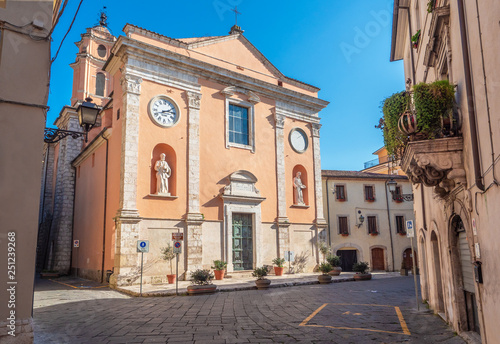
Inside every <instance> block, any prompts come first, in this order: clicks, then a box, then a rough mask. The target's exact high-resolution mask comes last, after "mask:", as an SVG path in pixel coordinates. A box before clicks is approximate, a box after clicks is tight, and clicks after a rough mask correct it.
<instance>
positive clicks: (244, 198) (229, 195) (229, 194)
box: [221, 170, 265, 203]
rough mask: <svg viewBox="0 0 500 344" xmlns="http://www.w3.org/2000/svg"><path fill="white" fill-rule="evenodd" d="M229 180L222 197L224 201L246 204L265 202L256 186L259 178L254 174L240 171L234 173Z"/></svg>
mask: <svg viewBox="0 0 500 344" xmlns="http://www.w3.org/2000/svg"><path fill="white" fill-rule="evenodd" d="M228 179H229V183H228V185H226V186H225V187H224V190H223V192H222V195H221V197H222V198H223V199H225V200H231V201H241V202H245V203H261V202H262V201H264V200H265V198H264V197H261V196H260V191H259V190H258V189H257V187H256V186H255V183H256V182H257V178H256V177H255V176H254V175H253V174H252V173H250V172H248V171H244V170H239V171H236V172H234V173H232V174H231V175H230V176H229V177H228Z"/></svg>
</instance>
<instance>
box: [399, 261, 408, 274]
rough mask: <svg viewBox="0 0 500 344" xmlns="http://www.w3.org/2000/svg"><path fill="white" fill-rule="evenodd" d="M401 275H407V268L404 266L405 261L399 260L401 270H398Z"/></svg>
mask: <svg viewBox="0 0 500 344" xmlns="http://www.w3.org/2000/svg"><path fill="white" fill-rule="evenodd" d="M399 274H400V275H401V276H408V269H407V268H406V265H405V261H404V260H403V261H402V262H401V270H400V272H399Z"/></svg>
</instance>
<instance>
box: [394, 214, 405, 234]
mask: <svg viewBox="0 0 500 344" xmlns="http://www.w3.org/2000/svg"><path fill="white" fill-rule="evenodd" d="M398 217H401V218H403V220H402V222H401V229H402V231H400V230H399V228H398ZM394 224H395V226H394V227H396V233H397V234H401V235H406V218H405V216H404V215H400V214H395V215H394Z"/></svg>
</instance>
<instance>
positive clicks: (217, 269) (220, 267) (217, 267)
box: [212, 260, 227, 281]
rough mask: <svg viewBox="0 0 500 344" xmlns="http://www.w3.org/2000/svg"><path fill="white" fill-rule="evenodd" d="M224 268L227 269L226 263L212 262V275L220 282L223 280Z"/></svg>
mask: <svg viewBox="0 0 500 344" xmlns="http://www.w3.org/2000/svg"><path fill="white" fill-rule="evenodd" d="M226 267H227V262H225V261H223V260H214V266H212V269H214V275H215V279H216V280H218V281H221V280H223V279H224V274H225V272H226Z"/></svg>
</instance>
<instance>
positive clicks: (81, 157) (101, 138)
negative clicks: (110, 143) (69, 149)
mask: <svg viewBox="0 0 500 344" xmlns="http://www.w3.org/2000/svg"><path fill="white" fill-rule="evenodd" d="M112 133H113V129H112V128H104V129H103V130H102V131H101V132H100V133H99V135H97V136H96V137H95V138H94V139H93V140H92V142H90V143H89V144H88V145H87V147H85V149H84V150H83V151H82V152H81V153H80V154H78V156H77V157H76V158H75V159H73V161H72V162H71V166H73V167H77V166H79V165H81V163H82V162H84V161H85V160H86V159H87V158H88V157H89V156H90V155H91V154H92V153H94V152H95V151H96V150H97V149H98V148H99V147H100V146H101V145H102V144H103V143H104V142H105V141H106V139H108V138H109V137H110V136H111V134H112Z"/></svg>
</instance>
